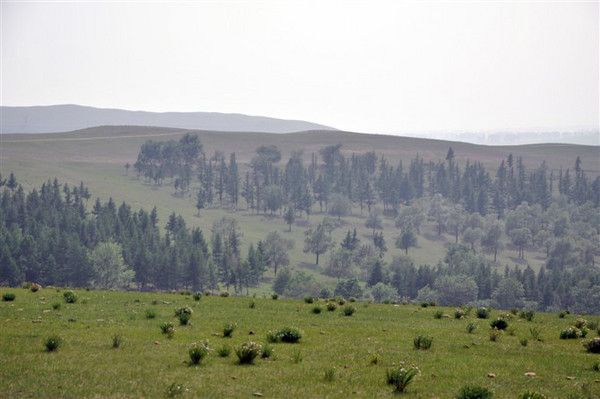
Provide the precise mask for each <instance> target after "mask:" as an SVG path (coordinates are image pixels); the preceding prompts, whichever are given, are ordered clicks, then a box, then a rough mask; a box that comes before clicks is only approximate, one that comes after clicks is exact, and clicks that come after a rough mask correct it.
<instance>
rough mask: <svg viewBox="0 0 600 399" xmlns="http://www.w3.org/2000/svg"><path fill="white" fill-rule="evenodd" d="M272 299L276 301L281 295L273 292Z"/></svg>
mask: <svg viewBox="0 0 600 399" xmlns="http://www.w3.org/2000/svg"><path fill="white" fill-rule="evenodd" d="M271 299H272V300H274V301H276V300H278V299H279V295H277V294H271Z"/></svg>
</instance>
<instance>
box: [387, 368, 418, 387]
mask: <svg viewBox="0 0 600 399" xmlns="http://www.w3.org/2000/svg"><path fill="white" fill-rule="evenodd" d="M418 374H419V369H417V368H416V367H408V368H404V367H399V368H394V369H388V370H386V372H385V380H386V382H387V384H388V385H393V386H394V390H395V391H396V392H404V391H405V390H406V388H407V387H408V386H409V385H410V383H411V382H412V381H413V379H414V378H415V377H416V376H417V375H418Z"/></svg>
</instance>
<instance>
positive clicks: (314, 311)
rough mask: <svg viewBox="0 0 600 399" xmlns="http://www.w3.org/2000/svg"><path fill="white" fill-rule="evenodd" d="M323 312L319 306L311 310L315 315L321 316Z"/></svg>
mask: <svg viewBox="0 0 600 399" xmlns="http://www.w3.org/2000/svg"><path fill="white" fill-rule="evenodd" d="M322 310H323V309H322V308H321V307H320V306H319V305H316V306H313V308H312V309H311V312H313V313H314V314H320V313H321V311H322Z"/></svg>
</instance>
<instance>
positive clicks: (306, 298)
mask: <svg viewBox="0 0 600 399" xmlns="http://www.w3.org/2000/svg"><path fill="white" fill-rule="evenodd" d="M314 301H315V298H313V297H312V296H307V297H305V298H304V303H313V302H314Z"/></svg>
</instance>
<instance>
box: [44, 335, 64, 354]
mask: <svg viewBox="0 0 600 399" xmlns="http://www.w3.org/2000/svg"><path fill="white" fill-rule="evenodd" d="M62 343H63V340H62V338H61V337H59V336H58V335H52V336H50V337H48V338H46V339H45V340H44V347H45V348H46V352H56V351H57V350H58V348H60V347H61V346H62Z"/></svg>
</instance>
